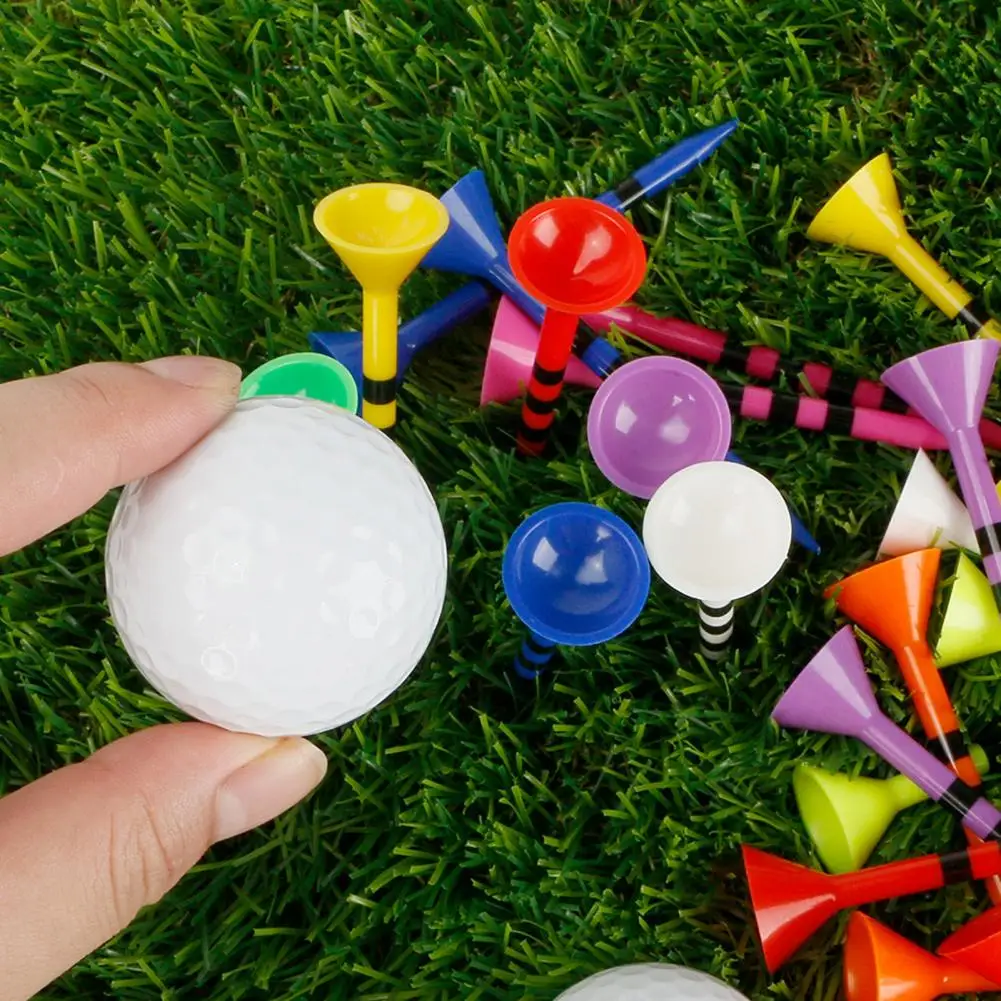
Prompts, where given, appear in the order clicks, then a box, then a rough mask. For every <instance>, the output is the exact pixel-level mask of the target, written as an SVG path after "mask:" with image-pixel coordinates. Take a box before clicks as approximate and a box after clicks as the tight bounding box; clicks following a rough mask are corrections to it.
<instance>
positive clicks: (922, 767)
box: [772, 626, 1001, 840]
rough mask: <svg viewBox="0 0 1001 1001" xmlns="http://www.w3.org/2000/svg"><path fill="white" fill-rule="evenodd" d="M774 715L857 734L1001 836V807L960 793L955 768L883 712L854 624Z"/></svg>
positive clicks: (965, 818) (798, 724)
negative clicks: (941, 759) (853, 628)
mask: <svg viewBox="0 0 1001 1001" xmlns="http://www.w3.org/2000/svg"><path fill="white" fill-rule="evenodd" d="M772 719H774V720H775V722H776V723H778V724H779V725H780V726H784V727H790V728H794V729H799V730H813V731H816V732H818V733H839V734H842V735H844V736H848V737H856V738H858V739H859V740H861V741H862V742H863V743H865V744H866V745H867V746H868V747H870V748H872V750H874V751H876V753H877V754H879V755H880V756H881V757H882V758H883V759H884V760H885V761H886V762H888V763H889V764H890V765H892V766H893V767H894V768H895V769H896V770H897V771H898V772H900V773H901V774H903V775H906V776H907V777H908V778H909V779H911V781H912V782H914V783H915V784H916V785H918V786H920V787H921V788H922V789H923V790H924V791H925V792H926V793H927V794H928V796H929V797H930V798H931V799H933V800H935V801H936V802H940V803H942V804H943V805H944V806H947V807H949V809H951V810H953V811H954V812H955V813H956V814H957V815H958V816H959V818H960V820H961V821H962V823H963V825H964V826H965V827H967V828H969V829H970V830H971V831H973V833H974V834H976V835H978V836H979V837H982V838H990V839H992V840H999V839H1001V811H999V810H998V809H997V807H995V806H994V805H993V804H992V803H990V802H989V801H988V800H986V799H984V798H983V797H980V798H977V799H974V798H973V796H968V797H967V796H966V795H964V796H962V797H956V795H955V794H954V792H953V787H954V784H955V783H956V782H957V781H958V780H957V778H956V776H955V775H954V774H953V772H952V771H950V770H949V768H948V767H947V766H946V765H944V764H943V763H942V762H941V761H939V759H938V758H936V757H935V755H933V754H932V753H931V751H929V750H928V749H927V748H925V747H923V746H922V745H921V744H920V743H918V741H917V740H915V739H914V738H913V737H912V736H911V735H910V734H908V733H907V732H906V731H905V730H903V729H902V728H901V727H899V726H897V725H896V724H894V723H893V722H891V721H890V719H889V718H887V717H886V716H885V715H884V714H883V713H882V712H881V711H880V708H879V706H878V705H877V703H876V696H875V694H874V693H873V690H872V685H871V684H870V682H869V678H868V676H867V675H866V671H865V665H864V663H863V662H862V653H861V651H860V650H859V646H858V642H857V641H856V639H855V635H854V633H853V632H852V627H851V626H844V627H843V628H842V629H839V630H838V632H836V633H835V634H834V636H833V637H831V639H830V640H828V641H827V643H825V644H824V646H823V647H821V649H820V650H819V651H818V652H817V653H816V654H815V655H814V657H813V659H812V660H811V661H810V662H809V663H808V664H807V665H806V667H805V668H803V670H802V671H801V672H800V673H799V675H798V676H797V677H796V679H795V680H794V681H793V683H792V684H791V685H790V686H789V688H788V689H787V690H786V693H785V695H783V696H782V698H781V699H780V700H779V703H778V705H777V706H776V707H775V709H774V710H773V711H772ZM967 798H968V799H969V802H967V801H966V800H967Z"/></svg>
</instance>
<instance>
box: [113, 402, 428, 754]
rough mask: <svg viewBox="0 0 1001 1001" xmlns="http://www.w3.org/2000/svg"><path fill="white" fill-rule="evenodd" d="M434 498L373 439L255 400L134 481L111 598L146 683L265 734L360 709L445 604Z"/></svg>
mask: <svg viewBox="0 0 1001 1001" xmlns="http://www.w3.org/2000/svg"><path fill="white" fill-rule="evenodd" d="M446 576H447V550H446V545H445V537H444V531H443V529H442V525H441V519H440V517H439V515H438V510H437V508H436V506H435V502H434V498H433V497H432V496H431V492H430V491H429V490H428V487H427V485H426V484H425V482H424V480H423V479H422V478H421V476H420V474H419V473H418V471H417V469H416V468H415V467H414V465H413V464H412V463H411V462H410V460H409V459H408V458H407V457H406V456H405V455H404V453H403V452H402V451H401V450H400V449H399V448H398V447H397V446H396V445H395V444H394V443H393V442H392V441H390V439H389V438H388V437H386V435H384V434H383V433H382V432H381V431H378V430H376V429H375V428H373V427H372V426H371V425H369V424H367V423H365V422H364V421H362V420H361V419H360V418H359V417H356V416H355V415H354V414H351V413H348V412H347V411H344V410H340V409H337V408H335V407H332V406H329V405H327V404H325V403H321V402H318V401H315V400H309V399H301V398H291V397H288V398H285V397H257V398H252V399H247V400H242V401H240V402H239V403H238V404H237V406H236V408H235V409H234V410H233V412H232V413H231V414H230V415H229V416H228V417H227V418H226V419H225V420H224V421H223V422H222V424H220V425H219V427H218V428H217V429H216V430H214V431H212V432H211V433H210V434H208V435H207V436H206V437H205V438H204V439H202V441H200V442H199V443H198V444H196V445H195V446H194V448H192V449H191V450H190V451H188V452H186V453H185V454H184V455H183V456H181V457H180V458H179V459H177V460H176V461H175V462H173V463H172V464H171V465H170V466H168V467H167V468H165V469H162V470H160V471H159V472H157V473H154V474H152V475H151V476H148V477H146V478H145V479H142V480H138V481H136V482H134V483H131V484H129V485H128V486H127V487H126V488H125V489H124V491H123V492H122V495H121V497H120V499H119V502H118V506H117V508H116V510H115V514H114V517H113V518H112V522H111V527H110V529H109V533H108V542H107V550H106V577H107V591H108V604H109V606H110V609H111V616H112V620H113V622H114V625H115V628H116V629H117V630H118V633H119V636H120V637H121V640H122V644H123V645H124V647H125V649H126V651H127V652H128V654H129V655H130V657H131V658H132V660H133V661H134V662H135V664H136V666H137V667H138V668H139V670H140V671H141V672H142V674H143V675H144V676H145V678H146V679H147V680H148V681H149V683H150V684H151V685H152V686H153V687H154V688H155V689H156V690H157V691H158V692H159V693H160V694H161V695H162V696H163V697H164V698H166V699H168V700H169V701H171V702H173V703H174V704H175V705H176V706H178V707H179V708H180V709H182V710H184V711H185V712H186V713H188V714H189V715H191V716H193V717H195V718H196V719H200V720H203V721H205V722H208V723H215V724H216V725H218V726H222V727H225V728H227V729H230V730H241V731H247V732H251V733H257V734H261V735H263V736H289V735H303V736H305V735H308V734H312V733H319V732H322V731H324V730H330V729H333V728H334V727H338V726H341V725H343V724H345V723H348V722H350V721H351V720H354V719H356V718H357V717H359V716H360V715H362V714H363V713H365V712H367V711H368V710H369V709H371V708H373V707H374V706H376V705H378V704H379V703H380V702H382V701H383V700H384V699H385V698H386V697H387V696H388V695H390V693H392V692H393V691H394V690H395V689H396V688H398V687H399V686H400V685H401V684H402V683H403V682H404V681H405V680H406V679H407V677H408V676H409V675H410V674H411V672H412V671H413V670H414V668H415V667H416V666H417V664H418V662H419V661H420V659H421V658H422V656H423V655H424V652H425V651H426V649H427V647H428V645H429V643H430V642H431V639H432V637H433V634H434V631H435V628H436V626H437V624H438V620H439V618H440V616H441V612H442V608H443V605H444V600H445V583H446Z"/></svg>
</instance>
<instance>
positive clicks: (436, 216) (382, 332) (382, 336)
mask: <svg viewBox="0 0 1001 1001" xmlns="http://www.w3.org/2000/svg"><path fill="white" fill-rule="evenodd" d="M313 224H314V225H315V226H316V228H317V230H318V231H319V232H320V234H321V235H322V236H323V238H324V239H325V240H326V241H327V243H328V244H330V247H331V249H332V250H334V251H335V253H337V255H338V256H339V257H340V258H341V260H342V261H343V262H344V264H345V266H346V267H347V268H348V270H349V271H350V272H351V273H352V275H354V277H355V280H356V281H357V282H358V284H359V285H361V288H362V385H361V396H362V416H363V417H364V418H365V420H366V421H368V422H369V423H370V424H372V425H373V427H377V428H390V427H392V426H393V425H394V424H395V423H396V378H397V374H398V372H397V363H398V338H399V314H398V310H399V293H400V286H401V285H402V284H403V283H404V282H405V281H406V280H407V278H408V277H409V276H410V274H411V272H412V271H413V270H414V268H416V267H417V265H418V263H419V262H420V260H421V258H422V257H423V256H424V255H425V254H426V253H427V252H428V250H429V249H430V248H431V247H432V246H434V245H435V244H436V243H437V242H438V241H439V240H440V239H441V238H442V236H444V234H445V233H446V231H447V230H448V227H449V217H448V211H447V210H446V208H445V206H444V205H443V204H442V203H441V202H440V201H439V200H438V199H437V198H435V197H434V196H433V195H430V194H428V193H427V192H426V191H421V190H420V189H419V188H413V187H409V186H407V185H403V184H389V183H380V182H376V183H372V184H357V185H352V186H350V187H346V188H341V189H339V190H337V191H334V192H331V193H330V194H329V195H327V196H326V197H324V198H322V199H321V200H320V201H319V202H318V203H317V205H316V208H315V209H314V211H313Z"/></svg>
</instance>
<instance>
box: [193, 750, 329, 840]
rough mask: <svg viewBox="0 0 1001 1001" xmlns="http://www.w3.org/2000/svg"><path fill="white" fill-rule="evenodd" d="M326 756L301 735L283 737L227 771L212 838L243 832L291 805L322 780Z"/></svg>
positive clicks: (218, 838) (218, 794) (221, 838)
mask: <svg viewBox="0 0 1001 1001" xmlns="http://www.w3.org/2000/svg"><path fill="white" fill-rule="evenodd" d="M326 772H327V756H326V755H325V754H324V753H323V751H322V750H320V748H319V747H317V746H316V745H315V744H312V743H310V742H309V741H308V740H305V739H303V738H301V737H286V738H283V739H281V740H279V741H277V742H276V743H275V745H274V746H273V747H271V748H269V749H268V750H266V751H265V752H264V753H263V754H261V755H259V756H258V757H256V758H254V759H253V761H250V762H248V763H247V764H245V765H243V766H242V767H241V768H238V769H237V770H236V771H234V772H233V773H231V774H230V775H229V776H227V778H226V779H225V780H224V781H223V783H222V784H221V785H220V786H219V788H218V790H217V792H216V801H215V811H216V815H215V831H214V837H213V841H223V840H225V839H226V838H231V837H235V836H236V835H237V834H243V833H244V832H245V831H249V830H250V829H251V828H254V827H257V826H259V825H260V824H264V823H266V822H267V821H269V820H273V819H274V818H275V817H277V816H278V815H279V814H281V813H284V812H285V811H286V810H288V809H290V808H291V807H293V806H295V805H296V804H297V803H298V802H299V801H300V800H302V799H303V798H304V797H306V796H307V795H308V794H309V793H310V792H312V791H313V789H315V788H316V786H318V785H319V784H320V782H321V781H322V779H323V777H324V775H325V774H326Z"/></svg>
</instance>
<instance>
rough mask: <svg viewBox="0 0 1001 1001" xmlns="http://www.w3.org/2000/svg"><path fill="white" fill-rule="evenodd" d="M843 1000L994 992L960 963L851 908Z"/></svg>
mask: <svg viewBox="0 0 1001 1001" xmlns="http://www.w3.org/2000/svg"><path fill="white" fill-rule="evenodd" d="M844 987H845V1001H934V999H935V998H938V997H942V996H943V995H947V994H976V993H978V992H981V991H997V990H998V989H999V987H998V985H997V984H996V983H994V982H993V981H991V980H988V979H987V978H986V977H983V976H981V975H980V974H978V973H975V972H974V971H973V970H971V969H968V968H967V967H965V966H963V965H962V964H961V963H957V962H954V961H953V960H951V959H945V958H944V957H942V956H935V955H933V954H932V953H930V952H928V951H927V950H925V949H922V948H921V947H920V946H918V945H915V944H914V943H913V942H910V941H908V940H907V939H906V938H904V937H903V936H902V935H898V934H897V933H896V932H895V931H892V930H891V929H889V928H887V927H886V926H885V925H881V924H880V923H879V922H878V921H875V920H874V919H873V918H871V917H869V916H868V915H866V914H863V913H862V912H861V911H856V912H855V913H854V914H852V916H851V918H850V919H849V922H848V936H847V938H846V939H845V950H844Z"/></svg>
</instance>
